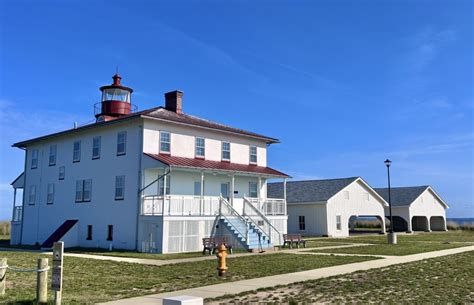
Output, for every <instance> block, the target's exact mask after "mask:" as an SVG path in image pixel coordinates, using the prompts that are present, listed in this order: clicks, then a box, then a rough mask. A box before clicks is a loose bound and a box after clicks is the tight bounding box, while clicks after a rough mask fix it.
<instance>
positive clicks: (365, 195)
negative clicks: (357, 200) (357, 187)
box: [364, 192, 370, 201]
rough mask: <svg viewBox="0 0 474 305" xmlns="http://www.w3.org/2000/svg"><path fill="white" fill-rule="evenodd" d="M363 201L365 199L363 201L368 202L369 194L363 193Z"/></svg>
mask: <svg viewBox="0 0 474 305" xmlns="http://www.w3.org/2000/svg"><path fill="white" fill-rule="evenodd" d="M364 199H365V201H369V200H370V196H369V192H365V193H364Z"/></svg>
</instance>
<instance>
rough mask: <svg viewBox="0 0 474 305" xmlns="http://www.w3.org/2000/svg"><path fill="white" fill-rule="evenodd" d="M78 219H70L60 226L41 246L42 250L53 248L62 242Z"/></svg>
mask: <svg viewBox="0 0 474 305" xmlns="http://www.w3.org/2000/svg"><path fill="white" fill-rule="evenodd" d="M77 221H78V220H77V219H68V220H66V221H65V222H63V224H62V225H60V226H59V227H58V228H57V229H56V231H54V232H53V234H51V235H50V236H49V237H48V239H46V240H45V242H44V243H43V244H42V245H41V248H47V249H49V248H52V247H53V244H54V243H55V242H57V241H58V240H60V239H61V238H62V237H63V236H64V235H65V234H66V233H67V232H69V230H71V228H72V227H74V225H75V224H76V223H77Z"/></svg>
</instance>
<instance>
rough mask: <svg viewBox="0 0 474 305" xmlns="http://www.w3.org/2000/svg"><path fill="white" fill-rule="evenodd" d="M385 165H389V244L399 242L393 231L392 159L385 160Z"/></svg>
mask: <svg viewBox="0 0 474 305" xmlns="http://www.w3.org/2000/svg"><path fill="white" fill-rule="evenodd" d="M383 163H384V164H385V166H387V180H388V210H389V213H390V214H389V215H390V232H389V233H388V243H389V244H396V243H397V235H396V234H395V232H394V231H393V218H392V198H391V194H390V191H391V190H390V165H392V161H390V160H389V159H387V160H385V161H384V162H383Z"/></svg>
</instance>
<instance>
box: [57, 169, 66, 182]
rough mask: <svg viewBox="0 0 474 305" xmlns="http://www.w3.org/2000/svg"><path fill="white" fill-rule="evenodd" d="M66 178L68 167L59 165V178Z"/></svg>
mask: <svg viewBox="0 0 474 305" xmlns="http://www.w3.org/2000/svg"><path fill="white" fill-rule="evenodd" d="M64 178H66V167H64V166H60V167H59V180H64Z"/></svg>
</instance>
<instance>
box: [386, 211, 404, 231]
mask: <svg viewBox="0 0 474 305" xmlns="http://www.w3.org/2000/svg"><path fill="white" fill-rule="evenodd" d="M392 218H393V231H395V232H407V231H408V222H407V221H406V220H405V219H404V218H403V217H400V216H394V215H392ZM385 221H386V223H387V228H389V229H390V217H389V216H387V217H386V219H385Z"/></svg>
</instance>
